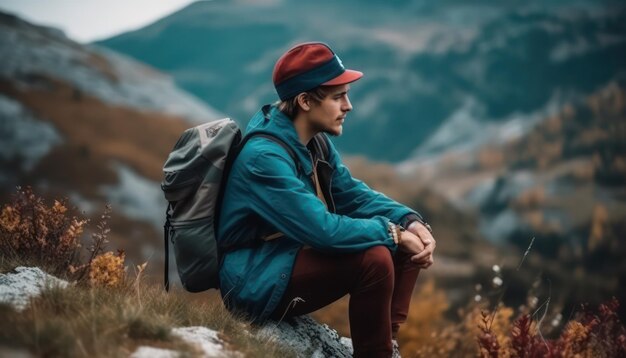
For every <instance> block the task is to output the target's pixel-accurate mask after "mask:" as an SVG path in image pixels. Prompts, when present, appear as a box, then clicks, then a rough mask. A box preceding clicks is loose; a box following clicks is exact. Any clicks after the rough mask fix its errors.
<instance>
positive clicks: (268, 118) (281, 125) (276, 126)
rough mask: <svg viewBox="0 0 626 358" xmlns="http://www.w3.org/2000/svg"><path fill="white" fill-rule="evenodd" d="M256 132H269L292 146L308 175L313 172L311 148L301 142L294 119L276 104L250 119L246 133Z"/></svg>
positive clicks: (266, 107) (261, 110) (265, 107)
mask: <svg viewBox="0 0 626 358" xmlns="http://www.w3.org/2000/svg"><path fill="white" fill-rule="evenodd" d="M264 109H265V110H266V111H267V113H266V111H264ZM256 132H263V133H268V134H271V135H273V136H275V137H277V138H279V139H281V140H282V141H283V142H285V144H287V145H288V146H289V147H291V149H292V150H293V152H294V153H295V155H296V157H297V158H298V160H299V161H300V165H301V166H302V170H303V171H304V173H305V174H306V175H308V176H310V175H311V174H313V163H312V162H311V154H310V151H309V149H308V148H307V147H306V146H305V145H303V144H302V143H301V142H300V138H299V137H298V133H297V132H296V128H295V127H294V126H293V121H292V120H291V119H290V118H289V117H287V116H286V115H285V114H284V113H283V112H281V111H280V110H279V109H278V108H277V107H276V106H275V105H266V106H264V107H263V108H261V109H260V110H259V111H258V112H257V113H256V114H255V115H254V116H253V117H252V119H250V122H249V123H248V127H247V128H246V133H245V135H246V136H247V135H250V134H251V133H256Z"/></svg>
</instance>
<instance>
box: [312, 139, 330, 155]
mask: <svg viewBox="0 0 626 358" xmlns="http://www.w3.org/2000/svg"><path fill="white" fill-rule="evenodd" d="M313 143H314V146H315V151H316V152H317V156H318V158H319V159H321V160H323V161H328V157H329V156H330V149H328V137H326V134H324V133H319V134H316V135H315V137H313Z"/></svg>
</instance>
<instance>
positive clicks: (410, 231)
mask: <svg viewBox="0 0 626 358" xmlns="http://www.w3.org/2000/svg"><path fill="white" fill-rule="evenodd" d="M436 246H437V243H436V242H435V239H434V238H433V235H432V234H431V233H430V231H428V229H427V228H426V226H424V225H423V224H422V223H420V222H419V221H413V222H412V223H411V224H410V225H409V227H407V228H406V231H403V232H402V237H401V239H400V247H399V248H400V249H401V250H403V251H406V252H409V253H411V254H413V256H411V262H413V263H414V264H416V265H417V266H419V267H420V268H423V269H427V268H429V267H430V265H432V264H433V262H434V260H433V252H434V251H435V247H436Z"/></svg>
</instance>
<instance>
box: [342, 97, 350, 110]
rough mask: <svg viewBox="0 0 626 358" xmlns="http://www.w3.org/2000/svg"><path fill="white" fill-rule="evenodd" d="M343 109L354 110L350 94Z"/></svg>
mask: <svg viewBox="0 0 626 358" xmlns="http://www.w3.org/2000/svg"><path fill="white" fill-rule="evenodd" d="M342 109H343V111H344V112H350V111H351V110H352V103H350V98H348V96H346V100H345V101H344V103H343V108H342Z"/></svg>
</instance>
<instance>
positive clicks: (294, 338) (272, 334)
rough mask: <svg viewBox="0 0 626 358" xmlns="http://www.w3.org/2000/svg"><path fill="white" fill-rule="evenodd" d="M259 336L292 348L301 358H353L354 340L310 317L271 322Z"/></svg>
mask: <svg viewBox="0 0 626 358" xmlns="http://www.w3.org/2000/svg"><path fill="white" fill-rule="evenodd" d="M258 335H259V336H260V337H262V338H266V339H274V340H276V341H278V342H279V343H281V344H284V345H286V346H289V347H291V348H292V349H293V350H294V351H296V353H297V354H298V356H299V357H316V358H317V357H320V358H321V357H337V358H341V357H352V340H350V339H349V338H346V337H339V334H338V333H337V331H335V330H334V329H331V328H330V327H328V325H326V324H319V323H317V322H316V321H315V320H313V319H312V318H311V317H309V316H300V317H294V318H290V319H286V320H283V321H281V322H271V321H270V323H267V324H266V325H265V327H263V328H261V330H260V331H259V332H258Z"/></svg>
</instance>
